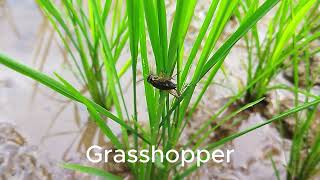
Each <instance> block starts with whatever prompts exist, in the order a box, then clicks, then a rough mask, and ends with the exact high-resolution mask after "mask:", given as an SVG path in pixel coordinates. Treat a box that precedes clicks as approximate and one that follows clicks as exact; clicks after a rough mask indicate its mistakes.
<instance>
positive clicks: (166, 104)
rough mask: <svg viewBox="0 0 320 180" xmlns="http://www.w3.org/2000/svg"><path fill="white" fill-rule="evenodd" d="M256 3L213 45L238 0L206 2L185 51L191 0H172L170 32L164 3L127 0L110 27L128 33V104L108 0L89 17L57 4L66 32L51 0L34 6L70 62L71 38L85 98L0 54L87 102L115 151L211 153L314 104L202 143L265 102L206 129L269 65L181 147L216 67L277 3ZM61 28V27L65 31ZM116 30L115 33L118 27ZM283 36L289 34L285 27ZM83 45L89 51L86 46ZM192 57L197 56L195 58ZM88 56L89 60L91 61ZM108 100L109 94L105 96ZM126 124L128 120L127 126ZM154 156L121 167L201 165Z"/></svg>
mask: <svg viewBox="0 0 320 180" xmlns="http://www.w3.org/2000/svg"><path fill="white" fill-rule="evenodd" d="M254 2H255V3H256V4H255V6H252V8H251V11H250V13H244V14H243V16H244V17H243V19H242V21H241V22H240V25H239V27H238V28H237V29H236V30H235V31H234V33H232V34H231V35H230V37H228V39H226V40H225V41H224V42H223V43H222V45H221V46H218V45H217V41H218V40H219V39H220V38H221V36H222V32H223V31H224V29H225V27H226V24H227V23H228V22H229V19H230V18H231V16H232V15H233V14H235V13H236V10H237V7H238V6H239V5H241V3H242V2H241V1H238V0H230V1H223V0H213V1H212V2H211V3H210V5H209V8H208V11H207V14H206V17H205V20H204V22H203V23H202V26H201V28H200V31H199V32H198V34H197V37H196V40H195V42H194V44H193V46H192V48H191V51H190V52H185V45H184V43H185V39H186V34H187V32H188V29H189V25H190V22H191V20H192V18H193V14H194V10H195V6H196V4H197V0H190V1H184V0H178V1H177V2H176V11H175V16H174V19H173V22H172V26H171V27H172V29H171V31H168V27H170V26H169V25H168V21H167V19H166V18H167V17H166V7H165V1H164V0H157V1H150V0H127V1H126V11H125V12H123V13H124V14H125V18H123V19H122V20H119V15H120V14H121V13H119V12H117V13H114V16H113V17H114V18H113V20H114V21H113V24H117V23H119V22H121V23H120V24H121V25H120V26H119V27H120V29H121V27H122V26H124V27H126V26H127V27H128V29H127V30H126V32H127V33H126V36H127V37H129V40H130V41H129V43H130V44H129V47H130V55H131V60H130V61H129V62H130V63H128V65H127V67H130V66H131V68H132V77H133V81H132V87H133V89H132V91H133V97H132V99H133V105H132V107H129V106H128V105H127V104H126V102H125V100H124V99H125V98H124V95H123V92H122V91H123V85H122V84H121V83H120V81H119V78H120V75H121V72H123V71H124V70H121V69H120V70H119V69H118V68H117V67H116V62H117V59H118V57H119V54H117V53H114V54H113V53H112V52H113V51H112V42H113V38H112V37H114V36H113V34H114V33H115V31H116V30H112V28H111V38H110V37H108V33H109V32H108V30H110V29H109V28H106V20H107V14H108V12H109V7H110V6H111V4H112V2H111V1H105V2H104V3H103V2H101V1H96V0H90V1H88V16H86V13H85V12H84V7H83V6H82V5H83V3H84V2H82V1H76V2H74V1H71V0H67V1H63V3H62V5H63V7H64V9H65V11H66V18H67V19H68V21H69V22H70V23H71V24H72V30H74V33H72V32H73V31H71V30H70V29H69V28H68V27H67V23H66V19H65V16H62V15H61V13H60V11H58V8H57V7H56V6H55V5H54V3H52V1H49V0H38V3H39V4H40V6H41V7H42V9H43V10H44V12H45V13H46V14H47V16H48V18H49V19H50V21H51V22H53V23H52V24H53V25H54V26H55V27H56V30H57V32H58V33H59V34H60V36H62V37H63V32H64V33H66V34H67V38H62V41H63V42H64V44H65V46H66V48H67V49H68V52H69V53H70V56H72V59H74V60H75V59H76V58H75V56H74V55H72V54H73V51H72V48H71V47H70V46H69V44H68V43H67V40H69V39H70V43H71V44H72V46H74V48H75V51H76V52H77V53H78V54H79V57H80V59H81V63H82V68H80V66H78V65H76V60H75V66H76V67H77V68H78V71H79V73H80V75H81V77H82V78H83V80H84V81H85V83H86V85H87V86H88V90H89V91H90V94H91V98H88V97H85V96H84V95H83V94H82V93H80V91H79V90H77V89H76V88H75V87H73V85H71V84H70V83H69V82H67V80H65V79H64V78H63V77H61V76H60V75H58V74H55V75H56V78H57V80H56V79H53V78H51V77H49V76H47V75H45V74H43V73H41V72H39V71H36V70H34V69H32V68H29V67H27V66H25V65H23V64H21V63H19V62H18V61H17V60H14V59H12V58H10V57H8V56H6V55H3V54H0V63H1V64H3V65H5V66H6V67H8V68H11V69H13V70H15V71H17V72H19V73H21V74H23V75H25V76H28V77H30V78H32V79H34V80H36V81H38V82H40V83H41V84H43V85H45V86H47V87H49V88H51V89H53V90H55V91H56V92H58V93H60V94H61V95H63V96H65V97H67V98H69V99H71V100H74V101H76V102H79V103H81V104H83V105H85V106H86V108H87V110H88V113H89V115H90V117H91V119H92V120H93V121H94V122H95V123H96V124H97V125H98V126H99V128H100V129H101V130H102V132H103V133H104V134H105V135H106V137H108V138H109V140H110V142H111V143H112V144H113V145H114V147H115V148H116V149H121V150H124V151H126V152H128V151H129V149H132V148H133V149H135V150H137V151H139V150H141V149H149V150H151V149H152V147H156V148H157V149H161V150H162V151H163V152H164V153H167V152H168V151H170V150H171V149H176V150H178V151H181V150H182V149H181V148H180V147H181V146H186V147H189V148H190V149H192V151H196V150H197V149H199V148H203V149H206V150H208V151H213V150H215V149H216V148H218V147H220V146H222V145H224V144H226V143H227V142H229V141H232V140H233V139H235V138H238V137H240V136H242V135H244V134H247V133H248V132H251V131H254V130H256V129H257V128H260V127H262V126H264V125H267V124H270V123H272V122H274V121H276V120H281V119H283V118H284V117H286V116H289V115H293V114H295V113H297V112H299V111H301V110H304V109H307V108H309V107H312V106H314V105H317V104H318V103H319V102H320V99H319V98H318V97H313V100H312V101H306V102H305V103H303V104H302V105H297V106H296V107H294V108H293V109H291V110H288V111H286V112H283V113H281V114H279V115H276V116H274V117H273V118H271V119H270V120H267V121H265V122H262V123H261V124H257V125H255V126H253V127H251V128H248V129H246V130H244V131H241V132H238V133H235V134H232V135H231V136H228V137H225V138H222V139H220V140H216V141H215V142H213V143H210V144H206V143H205V141H204V140H205V139H206V138H207V137H208V136H209V135H210V133H212V132H213V131H215V130H216V129H217V128H218V127H219V126H221V125H222V124H224V123H225V122H227V121H228V120H230V119H231V118H232V117H234V116H236V115H237V114H239V113H240V112H242V111H244V110H246V109H248V108H250V107H252V106H254V105H256V104H258V103H259V102H261V101H262V100H263V99H264V98H263V97H262V96H260V98H257V99H255V100H254V101H252V102H250V103H247V104H246V105H244V106H243V107H239V109H237V110H236V111H234V112H232V113H231V114H229V115H227V116H225V117H223V118H222V120H221V121H219V122H218V123H217V125H216V126H214V127H211V126H210V124H211V122H212V121H215V120H217V118H218V116H219V115H221V113H222V112H224V110H225V109H226V108H228V106H229V105H230V104H232V103H233V102H234V101H236V100H238V99H240V98H243V96H244V94H245V92H246V90H248V89H250V88H251V87H253V86H254V84H255V83H257V82H258V81H260V80H262V79H264V78H266V77H267V75H268V74H267V73H270V72H271V70H272V68H271V67H270V69H268V70H267V71H265V72H263V73H261V74H259V76H257V77H256V78H254V79H253V80H252V81H251V83H250V84H248V85H247V86H246V87H245V89H244V90H240V91H239V92H238V94H236V95H235V96H234V97H232V98H231V99H230V101H229V102H228V103H226V104H225V105H224V106H223V107H221V108H220V109H219V111H217V112H215V114H213V115H212V117H211V118H210V119H208V120H207V121H206V122H205V123H204V124H203V125H202V126H201V127H200V128H199V130H198V131H197V132H196V133H195V136H193V137H192V138H191V140H190V141H192V140H195V141H196V142H197V143H196V144H192V143H190V141H189V142H187V143H186V144H180V139H181V135H182V133H183V131H184V130H185V128H186V125H187V123H188V121H189V120H190V117H191V115H192V113H193V112H194V111H195V109H196V108H197V107H198V104H199V102H200V101H201V99H202V98H203V97H204V94H205V93H206V91H207V88H208V86H209V85H210V84H211V82H212V80H213V79H214V77H215V76H216V74H217V72H218V71H219V70H220V69H221V68H222V65H223V62H224V60H225V58H226V56H227V55H228V54H229V52H230V50H231V49H232V47H233V46H234V45H235V44H236V43H237V42H238V41H239V40H240V39H241V38H243V37H244V36H245V35H246V33H247V32H248V31H250V30H251V29H252V28H255V27H256V24H257V22H258V21H259V20H260V19H261V18H263V17H264V16H265V15H266V14H267V13H268V12H269V11H270V10H271V9H272V8H273V7H274V6H276V5H277V3H278V2H279V0H266V1H264V3H263V4H261V5H259V4H258V3H257V2H258V1H254ZM303 2H305V1H303ZM114 3H115V4H116V6H118V7H121V5H119V4H122V3H123V2H122V1H115V2H114ZM118 3H119V4H118ZM282 3H283V2H281V3H280V7H282ZM314 3H315V0H311V1H308V2H306V3H305V4H304V3H302V4H300V5H299V6H298V8H297V16H298V15H299V16H298V17H300V18H297V19H296V20H295V21H291V22H292V24H291V23H290V24H291V25H290V24H289V25H290V27H291V26H294V27H295V25H296V23H297V22H299V20H300V19H301V16H303V15H304V14H305V13H306V12H305V11H307V10H309V9H310V7H311V6H312V5H313V4H314ZM117 4H118V5H117ZM253 7H254V8H253ZM116 9H117V8H116ZM118 13H119V14H118ZM120 19H121V18H120ZM58 24H59V27H58ZM124 27H122V28H124ZM291 28H293V27H291ZM291 28H289V29H291ZM61 30H63V32H62V31H61ZM117 31H118V32H121V30H117ZM287 31H289V30H287ZM90 33H92V34H91V36H89V34H90ZM120 36H121V35H120ZM288 36H289V37H290V36H291V34H290V33H289V32H288ZM110 39H111V40H110ZM115 39H117V38H115ZM148 40H150V44H151V47H150V48H151V50H152V53H151V54H148V50H149V46H148ZM285 40H286V39H281V38H280V40H279V41H280V42H281V43H280V44H282V43H285V42H283V41H285ZM84 43H85V44H84ZM202 43H203V44H204V48H203V49H202V50H201V49H200V45H201V44H202ZM279 46H280V45H279ZM282 46H283V45H282ZM85 47H86V48H88V49H87V50H85V49H84V48H85ZM119 47H120V45H119ZM278 48H281V47H278ZM278 48H276V52H277V51H279V50H278ZM119 51H120V52H119ZM115 52H118V53H121V50H118V51H117V50H116V51H115ZM279 53H280V52H277V54H276V55H274V56H272V58H271V60H272V61H274V60H275V59H277V58H278V57H280V54H279ZM184 55H186V56H187V58H186V60H185V59H184V58H183V57H184ZM197 55H198V56H199V58H196V57H197ZM138 58H141V64H139V63H138ZM88 59H91V61H92V62H91V64H90V63H89V61H88ZM98 59H101V61H98ZM153 63H154V64H155V66H156V74H154V75H151V70H150V66H151V64H153ZM138 65H139V66H141V67H142V73H143V78H144V90H145V95H144V96H143V99H142V98H138V95H137V69H138ZM101 67H103V70H101ZM191 67H195V70H194V72H193V73H190V72H191ZM96 68H98V69H96ZM102 73H104V74H102ZM174 73H176V74H177V81H176V82H173V81H171V79H168V78H163V77H172V75H173V74H174ZM201 80H204V81H205V86H204V87H203V88H202V89H201V91H200V94H195V93H194V92H195V89H196V87H197V85H198V83H199V82H200V81H201ZM103 82H107V83H108V84H102V83H103ZM104 90H106V91H104ZM167 90H175V91H176V92H177V93H179V94H178V95H177V96H174V97H171V96H169V93H168V91H167ZM107 97H110V98H111V99H110V100H109V101H107V100H106V98H107ZM126 98H127V97H126ZM144 100H145V102H146V105H147V112H148V117H142V116H138V110H137V104H138V103H137V102H138V101H144ZM193 100H195V101H193ZM110 101H112V104H113V105H114V107H115V110H116V115H115V114H113V113H111V112H110V110H109V109H108V107H109V106H107V105H109V103H110ZM106 102H109V103H106ZM128 109H132V110H133V111H132V112H133V113H132V114H131V115H129V113H128ZM106 119H109V120H111V121H114V122H116V123H117V124H119V125H120V126H121V128H122V134H121V136H122V139H121V138H119V137H118V136H116V134H115V133H114V132H113V131H112V129H111V128H110V126H108V123H106ZM144 120H147V122H148V124H147V126H145V127H141V126H142V124H143V121H144ZM128 121H129V122H130V123H127V122H128ZM130 134H131V135H130ZM131 139H133V142H132V143H131V142H130V140H131ZM149 152H150V153H148V154H147V156H148V157H151V156H152V154H151V151H149ZM172 158H173V157H172ZM155 160H156V161H155V162H151V161H149V162H146V163H143V162H136V163H129V162H128V163H127V165H128V167H129V168H130V170H131V173H132V175H133V176H134V177H135V178H136V179H171V178H172V179H183V178H185V177H187V176H189V175H190V174H191V173H193V172H194V171H196V170H197V169H199V166H200V165H202V164H203V163H201V164H197V163H193V164H191V165H187V167H183V165H182V164H183V162H182V161H181V160H179V161H178V162H176V163H172V162H169V161H168V160H167V159H164V160H163V161H161V160H159V158H158V157H156V158H155ZM63 167H65V168H68V169H73V170H78V171H80V172H85V173H89V174H93V175H97V176H102V177H104V178H106V179H117V178H118V177H115V175H112V174H111V173H108V172H105V171H102V170H99V169H96V168H93V167H86V166H81V165H75V164H64V165H63Z"/></svg>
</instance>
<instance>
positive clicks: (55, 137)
mask: <svg viewBox="0 0 320 180" xmlns="http://www.w3.org/2000/svg"><path fill="white" fill-rule="evenodd" d="M0 4H1V7H0V27H1V28H0V34H2V35H1V36H0V51H1V52H5V53H7V54H10V56H13V57H15V58H17V59H19V60H22V61H23V63H25V64H28V65H32V66H33V67H35V68H37V69H38V70H40V71H43V72H45V73H48V74H52V72H54V71H57V72H58V73H60V74H62V75H63V76H64V77H67V79H68V80H70V81H71V82H72V83H74V84H76V85H77V81H76V79H75V78H74V76H73V75H72V73H70V71H68V70H67V68H65V67H66V66H67V65H66V64H65V62H66V61H65V60H66V57H67V56H66V53H65V51H64V49H63V48H62V47H61V45H60V44H59V43H58V42H59V41H58V40H57V38H56V36H55V33H54V30H53V29H52V28H51V27H50V26H49V23H48V21H47V19H46V18H44V17H43V16H42V14H41V12H40V11H39V9H38V7H37V6H36V4H35V3H34V1H32V0H24V1H20V0H19V1H14V0H10V1H0ZM3 35H5V36H3ZM0 73H1V76H0V103H1V104H0V121H1V122H9V123H11V124H15V125H16V126H17V128H18V129H19V130H21V133H22V134H24V135H25V136H26V138H27V141H28V142H29V143H30V144H33V145H36V146H39V147H41V148H40V149H41V150H44V151H45V152H49V156H50V157H51V158H54V159H61V158H63V159H68V155H71V154H74V152H76V151H80V150H81V151H82V150H84V149H85V148H87V147H88V146H89V144H92V143H94V142H96V141H97V142H96V143H98V140H99V142H101V143H102V142H104V140H102V139H101V133H99V131H97V128H96V126H95V125H94V124H93V123H89V124H87V122H88V119H87V113H86V110H85V108H84V107H82V106H79V105H78V104H76V103H74V102H71V101H68V100H67V99H65V98H63V97H61V96H60V95H57V94H56V93H54V92H53V91H51V90H49V89H48V88H45V87H43V86H41V85H39V84H37V83H35V82H34V81H32V80H30V79H27V78H25V77H23V76H21V75H18V74H17V73H15V72H12V71H11V70H8V69H6V68H4V67H0ZM84 134H86V136H84ZM88 134H89V135H88ZM96 135H97V136H96ZM49 150H50V151H49ZM69 158H70V157H69Z"/></svg>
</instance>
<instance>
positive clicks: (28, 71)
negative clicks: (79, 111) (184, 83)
mask: <svg viewBox="0 0 320 180" xmlns="http://www.w3.org/2000/svg"><path fill="white" fill-rule="evenodd" d="M0 64H3V65H5V66H7V67H8V68H10V69H12V70H14V71H16V72H19V73H21V74H23V75H25V76H27V77H30V78H32V79H34V80H36V81H38V82H40V83H41V84H43V85H45V86H47V87H49V88H51V89H52V90H54V91H56V92H58V93H60V94H61V95H63V96H65V97H67V98H70V99H72V100H74V101H78V102H80V103H83V102H82V101H81V99H79V97H77V96H76V95H75V94H73V93H72V92H70V90H69V89H67V88H66V87H65V86H64V85H63V84H61V83H60V82H58V81H56V80H55V79H53V78H51V77H49V76H47V75H45V74H43V73H41V72H39V71H36V70H34V69H32V68H29V67H28V66H25V65H23V64H21V63H18V62H17V61H15V60H13V59H11V58H9V57H8V56H6V55H3V54H1V53H0ZM83 97H84V96H83ZM84 98H86V97H84ZM86 100H88V102H89V103H90V104H91V105H92V106H93V107H94V108H95V109H96V110H97V111H98V112H99V113H101V114H103V115H105V116H106V117H108V118H110V119H112V120H113V121H114V122H116V123H118V124H119V125H121V126H122V127H124V128H126V129H127V130H128V131H130V132H132V133H134V134H136V135H138V136H139V137H140V138H141V139H142V140H144V141H145V142H147V143H148V144H150V142H149V140H147V139H146V138H144V137H142V136H141V135H139V133H138V132H136V131H135V130H133V129H132V128H131V127H130V126H128V125H127V124H126V122H125V121H124V120H122V119H120V118H118V117H117V116H115V115H113V114H112V113H111V112H109V111H108V110H106V109H105V108H103V107H102V106H100V105H98V104H97V103H95V102H93V101H91V100H89V99H88V98H86Z"/></svg>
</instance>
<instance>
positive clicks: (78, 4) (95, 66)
mask: <svg viewBox="0 0 320 180" xmlns="http://www.w3.org/2000/svg"><path fill="white" fill-rule="evenodd" d="M37 3H38V5H39V7H40V8H41V9H42V11H43V13H44V14H45V16H47V18H48V20H49V21H50V23H51V25H52V26H53V28H54V29H55V30H56V32H57V34H58V35H59V37H60V39H61V41H62V42H63V45H64V46H65V49H66V51H67V53H68V56H69V58H70V59H71V60H72V62H71V64H72V63H73V64H72V65H71V67H72V69H71V72H73V73H74V76H75V77H76V78H77V79H78V81H79V82H81V84H82V86H85V87H86V88H87V90H88V92H89V94H90V96H91V97H92V99H93V100H94V101H95V102H96V103H98V104H100V105H101V106H103V107H105V108H107V109H110V107H111V106H112V104H113V100H112V99H111V98H110V96H109V94H111V89H112V88H110V87H109V82H108V81H105V80H104V77H105V76H106V69H105V67H104V62H103V61H104V58H103V53H102V45H101V43H102V40H101V39H102V36H101V35H100V33H99V29H98V28H97V26H96V22H95V21H96V20H95V19H94V18H93V17H94V14H93V9H92V2H91V1H89V2H88V4H87V3H84V2H82V1H74V2H73V1H61V3H60V4H59V3H56V2H54V1H52V0H38V1H37ZM122 4H123V1H122V0H119V1H117V3H115V4H114V6H113V8H112V7H111V6H112V4H111V1H107V2H106V3H104V4H103V5H102V2H99V3H98V4H97V6H98V7H97V8H98V9H99V16H101V17H102V19H101V21H102V23H103V24H104V25H105V24H106V23H107V22H108V23H110V22H109V21H112V26H111V30H110V32H109V33H110V34H105V36H106V38H107V39H106V41H107V43H108V44H109V48H108V49H107V50H108V54H109V56H110V57H111V56H112V59H113V60H112V66H115V65H116V64H117V61H118V59H119V56H120V54H121V52H122V50H123V49H124V46H125V44H126V42H127V41H128V31H127V16H126V15H125V14H124V13H123V11H124V9H123V7H122ZM111 8H112V10H110V9H111ZM112 13H113V16H112V18H111V20H109V21H108V16H109V15H110V14H112ZM107 36H108V37H107ZM130 64H131V60H128V61H127V62H126V64H125V65H123V67H122V69H121V70H119V73H118V75H117V76H118V77H119V78H120V77H121V76H122V75H123V73H124V72H126V70H127V69H128V68H129V67H130ZM110 83H111V84H112V82H110ZM111 86H112V85H111Z"/></svg>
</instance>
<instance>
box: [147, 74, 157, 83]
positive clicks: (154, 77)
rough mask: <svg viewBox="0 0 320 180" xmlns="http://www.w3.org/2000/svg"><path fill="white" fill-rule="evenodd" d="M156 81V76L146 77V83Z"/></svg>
mask: <svg viewBox="0 0 320 180" xmlns="http://www.w3.org/2000/svg"><path fill="white" fill-rule="evenodd" d="M156 79H157V76H155V75H153V74H150V75H149V76H148V77H147V81H148V82H149V83H152V82H154V81H155V80H156Z"/></svg>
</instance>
